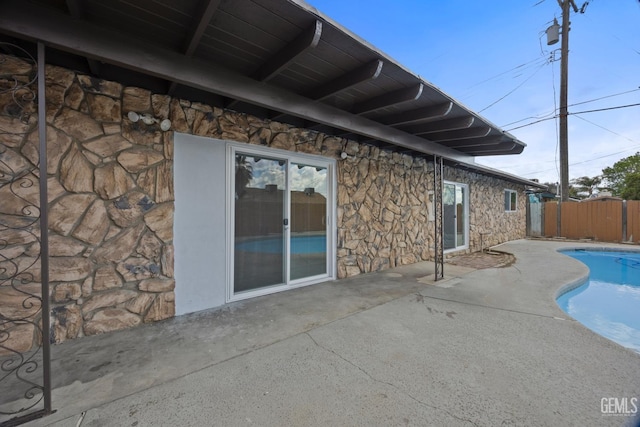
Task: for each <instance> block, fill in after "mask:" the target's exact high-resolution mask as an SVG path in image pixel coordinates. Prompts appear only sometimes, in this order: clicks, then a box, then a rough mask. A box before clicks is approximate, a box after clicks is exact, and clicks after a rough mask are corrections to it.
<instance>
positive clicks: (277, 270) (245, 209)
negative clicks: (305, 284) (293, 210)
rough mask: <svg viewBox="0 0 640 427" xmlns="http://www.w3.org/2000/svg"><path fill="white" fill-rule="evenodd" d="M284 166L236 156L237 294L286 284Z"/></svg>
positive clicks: (234, 288) (254, 158)
mask: <svg viewBox="0 0 640 427" xmlns="http://www.w3.org/2000/svg"><path fill="white" fill-rule="evenodd" d="M285 165H286V162H285V161H284V160H279V159H269V158H265V157H260V156H255V155H250V154H242V153H236V154H235V176H234V181H235V200H234V203H235V209H234V212H235V241H234V263H233V264H234V276H233V277H234V283H233V291H234V293H238V292H243V291H248V290H254V289H259V288H264V287H267V286H273V285H279V284H283V283H285V282H286V277H285V232H284V231H285V230H284V226H283V224H284V219H285V212H286V210H285V203H286V197H285V196H286V194H285V191H286V166H285Z"/></svg>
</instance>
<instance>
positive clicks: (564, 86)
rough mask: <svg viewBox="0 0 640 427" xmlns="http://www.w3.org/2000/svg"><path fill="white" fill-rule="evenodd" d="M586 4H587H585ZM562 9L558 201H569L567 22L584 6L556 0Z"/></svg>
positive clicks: (570, 0) (569, 0) (581, 10)
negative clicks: (572, 13) (572, 12)
mask: <svg viewBox="0 0 640 427" xmlns="http://www.w3.org/2000/svg"><path fill="white" fill-rule="evenodd" d="M587 3H588V2H587ZM558 4H559V5H560V7H561V8H562V31H561V35H562V43H561V47H560V55H561V56H560V144H559V145H560V200H561V201H563V202H566V201H567V200H569V130H568V123H567V122H568V120H567V119H568V115H569V111H568V109H567V103H568V81H569V20H570V15H571V9H570V8H573V11H574V12H576V13H578V12H579V11H580V12H584V9H585V6H586V3H585V6H583V7H582V9H578V7H577V6H576V4H575V3H574V1H573V0H558Z"/></svg>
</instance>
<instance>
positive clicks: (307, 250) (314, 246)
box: [236, 235, 327, 254]
mask: <svg viewBox="0 0 640 427" xmlns="http://www.w3.org/2000/svg"><path fill="white" fill-rule="evenodd" d="M236 250H237V251H244V252H260V253H268V254H281V253H282V251H283V239H282V237H273V238H266V239H256V240H249V241H246V242H239V243H236ZM326 250H327V238H326V236H323V235H318V236H293V237H291V253H292V254H312V253H319V252H326Z"/></svg>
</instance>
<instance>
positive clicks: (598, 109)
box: [506, 102, 640, 132]
mask: <svg viewBox="0 0 640 427" xmlns="http://www.w3.org/2000/svg"><path fill="white" fill-rule="evenodd" d="M639 105H640V102H638V103H636V104H627V105H618V106H616V107H607V108H597V109H594V110H585V111H576V112H574V113H567V114H569V115H570V116H578V115H579V114H588V113H597V112H601V111H610V110H619V109H621V108H629V107H637V106H639ZM557 117H559V115H558V114H554V115H553V116H552V117H547V118H543V119H540V120H536V121H535V122H531V123H527V124H525V125H522V126H517V127H514V128H511V129H507V130H506V132H511V131H512V130H516V129H521V128H524V127H528V126H532V125H535V124H538V123H541V122H546V121H547V120H553V119H555V118H557Z"/></svg>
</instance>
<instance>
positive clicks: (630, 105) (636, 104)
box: [569, 102, 640, 115]
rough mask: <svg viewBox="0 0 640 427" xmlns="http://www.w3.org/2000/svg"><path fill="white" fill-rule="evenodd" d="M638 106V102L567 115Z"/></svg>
mask: <svg viewBox="0 0 640 427" xmlns="http://www.w3.org/2000/svg"><path fill="white" fill-rule="evenodd" d="M638 105H640V102H638V103H635V104H627V105H618V106H617V107H608V108H598V109H595V110H585V111H576V112H575V113H569V114H573V115H576V114H587V113H597V112H599V111H609V110H619V109H621V108H629V107H637V106H638Z"/></svg>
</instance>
